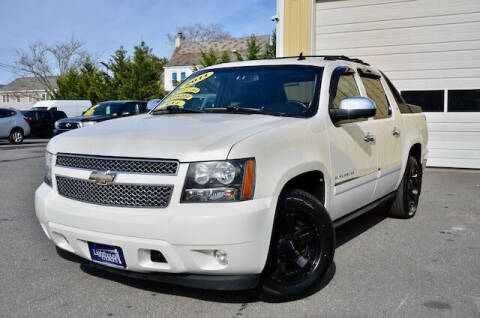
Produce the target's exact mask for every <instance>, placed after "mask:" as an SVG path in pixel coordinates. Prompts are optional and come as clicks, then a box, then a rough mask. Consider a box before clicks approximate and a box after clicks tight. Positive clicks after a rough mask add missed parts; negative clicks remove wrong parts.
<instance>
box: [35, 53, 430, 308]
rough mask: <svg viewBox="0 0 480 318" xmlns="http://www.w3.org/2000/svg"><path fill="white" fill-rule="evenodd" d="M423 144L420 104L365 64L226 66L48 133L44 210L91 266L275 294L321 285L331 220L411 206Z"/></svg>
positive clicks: (49, 229) (402, 211)
mask: <svg viewBox="0 0 480 318" xmlns="http://www.w3.org/2000/svg"><path fill="white" fill-rule="evenodd" d="M426 146H427V128H426V123H425V117H424V115H423V114H422V113H421V109H420V108H419V107H416V106H413V105H408V104H406V103H405V102H404V100H403V99H402V97H401V96H400V95H399V93H398V91H397V90H396V89H395V87H394V86H393V85H392V84H391V82H390V81H389V80H388V79H387V78H386V77H385V76H384V75H383V73H381V72H380V71H378V70H377V69H375V68H373V67H370V66H369V65H368V64H366V63H364V62H362V61H360V60H357V59H349V58H346V57H344V56H316V57H304V56H300V57H295V58H282V59H271V60H260V61H246V62H235V63H226V64H220V65H216V66H212V67H208V68H205V69H202V70H200V71H198V72H196V73H194V74H193V75H192V76H190V77H189V78H187V79H186V80H185V81H184V82H183V83H181V84H180V85H179V86H178V87H177V88H176V89H175V90H174V91H172V92H171V93H170V94H169V95H168V96H167V97H166V98H165V99H164V100H163V101H162V102H161V103H160V104H159V105H158V106H157V107H156V108H155V109H154V110H152V111H151V112H150V113H148V114H142V115H138V116H132V117H128V118H121V119H116V120H112V121H108V122H104V123H100V124H98V125H94V126H91V127H86V128H82V129H77V130H74V131H71V132H68V133H65V134H62V135H60V136H57V137H55V138H53V139H52V140H51V141H50V142H49V144H48V146H47V154H46V172H45V180H44V183H42V184H41V185H40V187H39V188H38V189H37V191H36V194H35V209H36V215H37V217H38V220H39V221H40V225H41V227H42V228H43V230H44V232H45V234H46V235H47V237H48V238H49V239H51V240H52V241H53V242H54V243H55V244H56V245H57V246H58V247H59V248H60V249H61V250H66V251H68V252H71V253H75V254H77V255H79V256H81V257H83V258H85V259H86V260H89V261H92V262H91V263H90V264H91V265H92V266H98V267H101V268H103V269H106V270H110V271H114V272H117V273H122V274H124V275H130V276H133V277H139V278H148V279H150V280H153V281H158V282H165V283H173V284H180V285H184V286H193V287H197V288H205V289H220V290H239V289H253V288H257V286H258V291H259V295H260V296H261V298H262V299H265V300H270V301H281V300H286V299H292V298H296V297H301V296H302V295H305V294H306V293H308V292H312V291H313V290H315V288H316V287H317V286H319V282H320V281H321V278H322V276H323V275H324V274H325V273H326V271H327V268H328V267H329V265H330V264H331V262H332V259H333V255H334V251H335V227H336V226H338V225H340V224H342V223H344V222H346V221H348V220H350V219H351V218H353V217H355V216H357V215H359V214H360V213H363V212H365V211H367V210H368V209H371V208H372V207H374V206H377V205H379V204H385V206H386V210H387V211H388V214H389V215H391V216H393V217H397V218H410V217H413V216H414V215H415V212H416V209H417V204H418V200H419V196H420V190H421V183H422V171H423V169H422V167H423V166H424V165H423V164H424V163H425V158H426ZM61 250H60V251H61ZM399 261H400V260H399Z"/></svg>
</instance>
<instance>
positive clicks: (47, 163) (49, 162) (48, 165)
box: [43, 151, 54, 186]
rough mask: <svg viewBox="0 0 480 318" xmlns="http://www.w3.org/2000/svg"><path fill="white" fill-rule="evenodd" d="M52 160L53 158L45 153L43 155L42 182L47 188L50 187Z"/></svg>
mask: <svg viewBox="0 0 480 318" xmlns="http://www.w3.org/2000/svg"><path fill="white" fill-rule="evenodd" d="M53 159H54V156H53V155H52V154H51V153H49V152H48V151H47V152H46V153H45V176H44V177H43V181H44V182H45V183H46V184H48V185H49V186H52V164H53Z"/></svg>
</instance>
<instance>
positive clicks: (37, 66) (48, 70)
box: [15, 37, 90, 96]
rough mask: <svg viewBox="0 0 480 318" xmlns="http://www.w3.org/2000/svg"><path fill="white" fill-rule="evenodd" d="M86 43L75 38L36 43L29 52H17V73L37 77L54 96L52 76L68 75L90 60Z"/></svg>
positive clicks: (30, 47)
mask: <svg viewBox="0 0 480 318" xmlns="http://www.w3.org/2000/svg"><path fill="white" fill-rule="evenodd" d="M83 46H84V43H82V42H80V41H78V40H76V39H74V38H73V37H72V38H71V39H70V40H69V41H67V42H60V43H56V44H53V45H46V44H45V43H43V42H41V41H36V42H34V43H32V44H30V46H29V47H28V50H26V51H22V50H17V61H16V62H15V64H16V67H17V69H18V72H17V73H20V74H21V75H22V76H31V77H35V78H36V79H37V80H38V81H39V82H40V84H41V85H42V87H43V88H44V89H45V90H46V91H47V93H48V94H49V95H50V96H53V94H54V91H55V85H54V83H53V82H52V81H51V80H50V79H51V76H55V75H61V74H65V73H67V72H68V71H69V70H71V69H78V68H79V67H80V66H81V65H82V64H83V63H84V62H85V61H87V60H90V54H89V53H88V52H87V51H86V50H85V49H84V48H83Z"/></svg>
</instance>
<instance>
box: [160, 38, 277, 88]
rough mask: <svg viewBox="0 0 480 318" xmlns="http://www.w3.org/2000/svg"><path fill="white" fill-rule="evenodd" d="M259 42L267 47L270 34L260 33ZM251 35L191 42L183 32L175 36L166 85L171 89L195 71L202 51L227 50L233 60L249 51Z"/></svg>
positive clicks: (168, 64) (166, 74)
mask: <svg viewBox="0 0 480 318" xmlns="http://www.w3.org/2000/svg"><path fill="white" fill-rule="evenodd" d="M256 37H257V43H258V44H260V45H261V46H262V47H265V46H266V45H267V44H269V43H270V36H269V35H258V36H256ZM249 38H250V37H242V38H232V39H225V40H218V41H204V42H189V41H184V37H183V35H182V34H181V33H179V34H177V36H176V37H175V50H174V51H173V54H172V57H171V58H170V60H169V61H168V63H167V65H166V66H165V68H164V81H163V82H164V86H165V90H166V91H171V90H172V89H174V88H175V86H176V85H177V84H178V83H180V82H181V81H183V80H184V79H185V78H187V77H188V76H189V75H190V74H192V73H193V68H194V66H197V67H198V66H199V65H200V60H201V59H202V54H201V52H204V53H208V52H209V51H210V50H213V52H215V53H216V54H217V56H220V55H222V53H223V52H227V53H228V54H229V55H230V59H231V60H232V61H235V60H236V57H235V53H234V52H238V53H239V54H241V55H242V56H244V55H245V54H246V53H247V41H248V39H249Z"/></svg>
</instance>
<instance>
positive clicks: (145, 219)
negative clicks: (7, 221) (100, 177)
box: [35, 184, 276, 289]
mask: <svg viewBox="0 0 480 318" xmlns="http://www.w3.org/2000/svg"><path fill="white" fill-rule="evenodd" d="M178 188H180V187H177V189H178ZM180 190H181V188H180ZM177 192H180V191H177ZM179 196H180V193H175V192H174V194H173V195H172V202H171V204H170V206H169V207H168V208H166V209H139V208H115V207H107V206H98V205H93V204H88V203H82V202H78V201H74V200H70V199H67V198H64V197H61V196H60V195H58V193H57V192H56V191H55V190H54V188H52V187H50V186H47V185H46V184H42V185H41V186H40V187H39V188H38V189H37V191H36V193H35V209H36V214H37V217H38V219H39V222H40V224H41V226H42V228H43V230H44V232H45V234H46V235H47V236H48V237H49V238H50V239H51V240H52V241H53V242H54V243H55V244H56V245H57V246H58V247H60V248H61V249H64V250H67V251H69V252H71V253H74V254H76V255H78V256H80V257H82V258H84V259H87V260H91V256H90V252H89V249H88V242H95V243H102V244H107V245H113V246H119V247H121V248H122V250H123V254H124V257H125V262H126V265H127V267H126V270H125V271H124V270H120V271H121V272H124V274H126V275H129V276H136V275H138V276H143V275H144V274H147V273H148V275H147V276H146V277H144V278H147V277H150V278H151V279H153V280H158V281H165V282H169V283H175V282H177V281H178V280H179V277H182V276H184V277H187V276H189V277H190V278H187V279H182V281H184V282H183V283H182V282H178V284H180V285H185V286H192V282H195V283H193V285H195V284H199V285H202V284H203V283H202V282H204V281H209V280H213V282H212V283H207V282H205V284H204V285H203V286H204V287H203V288H213V289H227V287H225V286H224V287H222V286H220V285H222V284H219V281H222V278H218V277H217V276H220V275H225V277H224V282H225V283H226V282H228V281H229V280H231V281H243V280H244V278H245V279H246V283H245V282H243V283H236V285H237V286H244V287H245V288H250V287H251V285H252V284H253V283H252V282H254V281H258V280H257V279H258V274H260V273H261V272H262V270H263V267H264V265H265V262H266V258H267V254H268V248H269V244H270V236H271V230H272V224H273V217H274V212H275V208H274V207H275V205H276V200H275V199H274V198H264V199H258V200H250V201H244V202H235V203H199V204H180V203H176V202H179V200H178V199H179ZM152 250H155V251H160V252H161V253H162V254H163V256H164V257H165V259H166V262H164V263H159V262H154V261H152V260H151V257H150V252H151V251H152ZM214 250H222V251H225V252H226V253H227V255H228V264H227V265H222V264H220V263H219V262H218V261H217V260H216V258H215V257H214V255H213V253H211V251H214ZM152 273H156V274H155V275H152ZM161 273H163V274H161ZM172 273H175V274H182V275H180V276H177V275H175V276H169V275H165V274H172ZM187 274H188V275H187ZM191 275H201V279H199V278H198V277H196V276H193V278H192V276H191ZM204 275H211V276H212V277H210V278H211V279H210V278H209V279H205V276H204ZM245 275H247V276H245ZM251 275H253V276H251ZM189 282H190V283H189ZM215 282H216V283H215ZM215 285H219V286H217V287H215ZM226 285H228V284H226ZM234 285H235V284H234ZM248 286H249V287H248ZM195 287H201V286H195ZM232 288H233V289H238V288H234V286H232ZM240 289H243V287H242V288H240Z"/></svg>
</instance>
